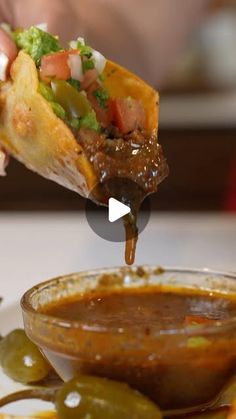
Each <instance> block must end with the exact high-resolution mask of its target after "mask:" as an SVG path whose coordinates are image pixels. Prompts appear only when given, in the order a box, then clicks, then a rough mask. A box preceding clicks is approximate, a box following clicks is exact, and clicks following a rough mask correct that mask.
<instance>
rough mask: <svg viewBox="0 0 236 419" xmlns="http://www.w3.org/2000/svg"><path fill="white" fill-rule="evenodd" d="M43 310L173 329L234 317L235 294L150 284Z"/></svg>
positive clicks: (115, 324)
mask: <svg viewBox="0 0 236 419" xmlns="http://www.w3.org/2000/svg"><path fill="white" fill-rule="evenodd" d="M42 312H43V313H45V314H48V315H50V316H55V317H58V318H61V319H69V320H77V321H80V322H82V323H84V324H87V325H98V326H101V327H112V328H126V327H129V328H132V327H134V328H136V327H139V328H140V327H142V326H143V327H144V328H148V327H149V328H158V329H160V330H165V329H176V328H181V327H183V326H185V325H186V324H188V325H191V323H192V325H193V326H194V325H195V323H196V324H197V323H198V324H199V323H200V324H202V323H210V322H213V321H214V320H215V321H216V320H220V321H222V320H227V319H230V318H232V317H236V297H235V298H233V297H231V298H228V297H226V296H224V295H220V294H216V293H206V292H203V291H202V292H200V291H199V292H198V293H196V292H194V291H191V290H187V289H175V290H173V289H172V290H171V288H170V287H161V288H159V287H153V288H150V287H149V288H147V289H145V288H144V289H139V288H138V289H136V290H132V289H130V290H122V291H121V290H120V291H116V292H106V293H99V292H98V293H95V294H92V295H85V296H82V295H78V296H75V297H73V298H69V299H64V300H61V301H60V302H59V303H57V304H52V305H49V306H47V307H44V309H43V310H42Z"/></svg>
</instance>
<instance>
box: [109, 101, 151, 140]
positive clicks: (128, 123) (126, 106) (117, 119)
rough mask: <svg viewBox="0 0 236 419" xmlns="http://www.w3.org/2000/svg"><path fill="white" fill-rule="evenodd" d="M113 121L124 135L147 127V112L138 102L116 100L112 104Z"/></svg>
mask: <svg viewBox="0 0 236 419" xmlns="http://www.w3.org/2000/svg"><path fill="white" fill-rule="evenodd" d="M111 113H112V120H113V122H114V124H115V125H116V126H117V128H119V130H120V131H121V133H122V134H127V133H128V132H130V131H133V130H135V129H136V128H144V126H145V119H146V115H145V110H144V107H143V105H142V103H141V102H139V101H138V100H135V99H132V98H127V99H114V100H112V103H111Z"/></svg>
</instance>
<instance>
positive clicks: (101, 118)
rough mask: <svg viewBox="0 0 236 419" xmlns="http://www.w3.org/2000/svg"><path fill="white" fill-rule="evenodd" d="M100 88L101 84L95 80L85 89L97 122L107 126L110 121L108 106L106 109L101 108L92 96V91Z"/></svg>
mask: <svg viewBox="0 0 236 419" xmlns="http://www.w3.org/2000/svg"><path fill="white" fill-rule="evenodd" d="M100 88H101V86H100V85H99V84H98V83H97V82H95V83H93V84H92V85H91V86H90V87H89V89H88V90H87V98H88V100H89V102H90V103H91V105H92V108H93V109H94V111H95V113H96V116H97V120H98V122H100V124H102V126H103V127H107V126H108V125H109V123H110V122H111V114H110V112H109V107H108V108H107V109H105V108H102V107H101V106H100V104H99V103H98V101H97V99H96V97H95V96H94V92H95V91H96V90H97V89H100Z"/></svg>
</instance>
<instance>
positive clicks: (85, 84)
mask: <svg viewBox="0 0 236 419" xmlns="http://www.w3.org/2000/svg"><path fill="white" fill-rule="evenodd" d="M98 76H99V74H98V71H97V70H96V69H95V68H93V69H92V70H87V71H86V72H85V74H84V80H83V81H82V83H81V90H87V89H88V88H89V87H90V86H91V84H93V83H94V82H95V81H96V80H97V78H98Z"/></svg>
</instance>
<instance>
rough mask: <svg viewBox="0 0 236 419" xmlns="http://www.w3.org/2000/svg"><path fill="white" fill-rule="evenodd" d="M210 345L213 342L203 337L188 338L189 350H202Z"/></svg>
mask: <svg viewBox="0 0 236 419" xmlns="http://www.w3.org/2000/svg"><path fill="white" fill-rule="evenodd" d="M210 343H211V342H210V341H209V340H208V339H206V338H204V337H203V336H194V337H191V338H188V343H187V346H188V348H201V347H204V346H208V345H210Z"/></svg>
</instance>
